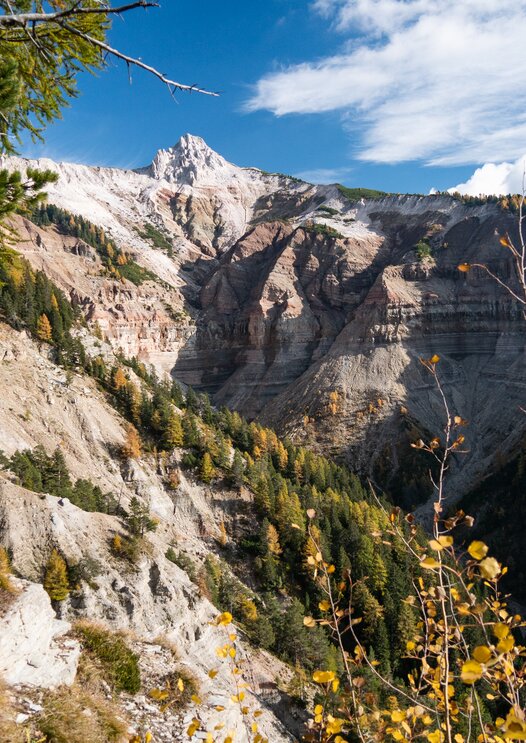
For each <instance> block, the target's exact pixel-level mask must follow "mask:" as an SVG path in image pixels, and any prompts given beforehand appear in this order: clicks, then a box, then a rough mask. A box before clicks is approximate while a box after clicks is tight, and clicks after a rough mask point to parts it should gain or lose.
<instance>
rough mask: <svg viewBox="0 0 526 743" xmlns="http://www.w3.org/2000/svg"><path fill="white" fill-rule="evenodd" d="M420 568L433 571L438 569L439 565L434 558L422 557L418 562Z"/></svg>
mask: <svg viewBox="0 0 526 743" xmlns="http://www.w3.org/2000/svg"><path fill="white" fill-rule="evenodd" d="M420 567H422V568H424V569H425V570H433V569H434V568H439V567H440V563H439V562H438V561H437V560H435V558H434V557H424V558H423V559H422V560H420Z"/></svg>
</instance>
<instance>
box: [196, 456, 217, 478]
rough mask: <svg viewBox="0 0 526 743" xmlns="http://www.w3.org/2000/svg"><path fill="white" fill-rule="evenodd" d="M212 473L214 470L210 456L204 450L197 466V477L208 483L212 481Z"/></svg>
mask: <svg viewBox="0 0 526 743" xmlns="http://www.w3.org/2000/svg"><path fill="white" fill-rule="evenodd" d="M214 475H215V470H214V465H213V464H212V457H211V456H210V454H209V453H208V452H207V451H205V453H204V454H203V457H202V459H201V465H200V467H199V477H200V479H201V480H202V481H203V482H206V483H209V482H211V481H212V479H213V477H214Z"/></svg>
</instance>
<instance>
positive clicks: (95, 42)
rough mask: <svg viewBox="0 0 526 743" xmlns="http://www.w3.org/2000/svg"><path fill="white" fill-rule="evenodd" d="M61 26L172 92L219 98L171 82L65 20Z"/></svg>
mask: <svg viewBox="0 0 526 743" xmlns="http://www.w3.org/2000/svg"><path fill="white" fill-rule="evenodd" d="M59 25H60V26H61V27H62V28H64V29H66V31H69V32H70V33H71V34H74V35H75V36H80V38H82V39H84V40H85V41H87V42H89V43H90V44H93V46H96V47H98V48H99V49H102V50H103V51H105V52H106V53H107V54H110V55H111V56H112V57H115V58H116V59H122V60H123V61H124V62H126V64H128V65H133V66H134V67H139V68H140V69H141V70H146V72H149V73H150V74H151V75H154V77H157V78H159V80H160V81H161V82H163V83H164V84H165V85H167V86H168V88H170V90H171V91H172V92H173V91H174V90H185V91H188V92H190V93H202V94H203V95H211V96H216V97H217V96H219V93H214V92H212V91H210V90H204V89H203V88H198V87H197V86H196V85H185V84H184V83H178V82H176V81H175V80H170V79H168V78H167V77H165V75H163V73H162V72H159V70H156V69H155V67H151V66H150V65H147V64H145V63H144V62H142V61H141V60H140V59H136V58H135V57H129V56H128V55H126V54H123V53H122V52H120V51H119V50H118V49H114V48H113V47H111V46H109V44H106V43H105V42H104V41H99V40H98V39H95V38H93V36H90V35H89V34H85V33H84V32H83V31H79V30H78V29H77V28H75V26H70V25H69V23H65V22H64V21H63V20H60V21H59Z"/></svg>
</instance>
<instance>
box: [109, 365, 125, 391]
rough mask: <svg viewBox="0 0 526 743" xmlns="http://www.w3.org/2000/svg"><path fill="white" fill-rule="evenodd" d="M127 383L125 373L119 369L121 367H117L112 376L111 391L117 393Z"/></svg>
mask: <svg viewBox="0 0 526 743" xmlns="http://www.w3.org/2000/svg"><path fill="white" fill-rule="evenodd" d="M127 382H128V380H127V378H126V375H125V373H124V372H123V370H122V369H121V367H120V366H119V367H117V369H116V370H115V372H114V374H113V389H114V390H115V391H116V392H118V391H119V390H120V389H121V388H122V387H125V386H126V383H127Z"/></svg>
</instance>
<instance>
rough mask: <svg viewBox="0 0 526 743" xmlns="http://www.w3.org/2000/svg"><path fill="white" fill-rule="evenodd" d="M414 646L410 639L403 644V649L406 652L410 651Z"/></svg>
mask: <svg viewBox="0 0 526 743" xmlns="http://www.w3.org/2000/svg"><path fill="white" fill-rule="evenodd" d="M415 648H416V645H415V643H414V642H413V641H412V640H408V641H407V642H406V644H405V649H406V650H407V652H408V653H410V652H411V651H412V650H414V649H415Z"/></svg>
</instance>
